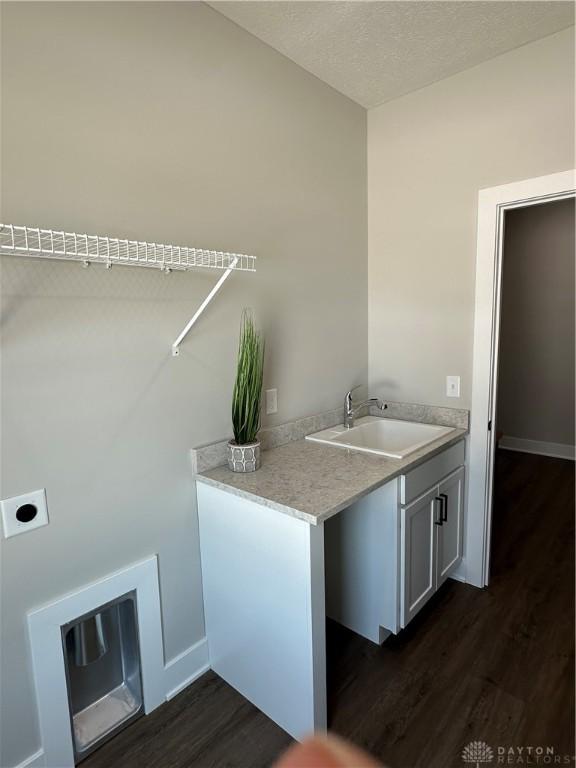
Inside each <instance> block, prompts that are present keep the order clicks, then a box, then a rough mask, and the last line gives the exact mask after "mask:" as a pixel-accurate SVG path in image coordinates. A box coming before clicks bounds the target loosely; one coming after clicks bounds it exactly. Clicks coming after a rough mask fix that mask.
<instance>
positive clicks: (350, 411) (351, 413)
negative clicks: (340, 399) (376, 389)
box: [344, 385, 388, 429]
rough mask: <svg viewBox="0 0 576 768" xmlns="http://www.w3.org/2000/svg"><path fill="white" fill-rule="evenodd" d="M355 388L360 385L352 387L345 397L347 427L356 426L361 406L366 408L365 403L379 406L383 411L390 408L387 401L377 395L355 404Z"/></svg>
mask: <svg viewBox="0 0 576 768" xmlns="http://www.w3.org/2000/svg"><path fill="white" fill-rule="evenodd" d="M358 386H360V385H358ZM355 389H358V387H352V389H351V390H349V391H348V392H346V397H345V398H344V426H345V427H346V429H351V428H352V427H353V426H354V419H355V417H356V414H357V413H358V411H359V410H360V408H364V406H365V405H375V406H376V407H377V408H380V410H381V411H385V410H386V408H388V406H387V405H386V403H383V402H382V400H379V399H378V398H377V397H369V398H368V399H367V400H363V401H362V402H361V403H358V405H356V406H355V405H354V403H353V402H352V392H354V390H355Z"/></svg>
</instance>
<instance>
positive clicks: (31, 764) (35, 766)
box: [16, 749, 46, 768]
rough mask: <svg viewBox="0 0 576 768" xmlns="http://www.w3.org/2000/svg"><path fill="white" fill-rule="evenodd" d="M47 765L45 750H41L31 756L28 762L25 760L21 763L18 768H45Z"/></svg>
mask: <svg viewBox="0 0 576 768" xmlns="http://www.w3.org/2000/svg"><path fill="white" fill-rule="evenodd" d="M45 765H46V760H45V756H44V750H43V749H39V750H38V752H34V754H33V755H30V757H27V758H26V760H23V761H22V762H21V763H19V764H18V765H17V766H16V768H44V766H45Z"/></svg>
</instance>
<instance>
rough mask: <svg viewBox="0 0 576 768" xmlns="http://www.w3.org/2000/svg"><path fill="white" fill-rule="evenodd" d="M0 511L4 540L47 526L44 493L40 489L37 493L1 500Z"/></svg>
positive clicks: (46, 507) (32, 492) (42, 489)
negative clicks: (0, 513)
mask: <svg viewBox="0 0 576 768" xmlns="http://www.w3.org/2000/svg"><path fill="white" fill-rule="evenodd" d="M0 511H1V512H2V527H3V529H4V538H6V539H9V538H10V537H11V536H17V535H18V534H19V533H26V532H27V531H33V530H34V529H35V528H40V527H41V526H43V525H48V506H47V504H46V491H45V489H44V488H41V489H40V490H39V491H31V492H30V493H23V494H22V495H21V496H12V498H10V499H3V500H2V501H0Z"/></svg>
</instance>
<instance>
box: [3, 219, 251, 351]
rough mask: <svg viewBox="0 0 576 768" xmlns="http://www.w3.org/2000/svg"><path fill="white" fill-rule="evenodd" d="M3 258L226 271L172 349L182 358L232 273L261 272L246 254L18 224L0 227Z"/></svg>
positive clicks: (168, 269) (164, 268) (166, 269)
mask: <svg viewBox="0 0 576 768" xmlns="http://www.w3.org/2000/svg"><path fill="white" fill-rule="evenodd" d="M0 253H3V254H6V255H9V256H27V257H29V258H39V259H59V260H62V261H78V262H81V263H82V265H83V266H84V267H89V266H90V265H91V264H98V263H100V264H104V266H105V267H106V268H107V269H110V268H111V267H112V266H114V265H115V264H119V265H120V266H129V267H153V268H156V269H160V270H162V271H163V272H165V273H166V274H170V273H171V272H172V271H174V270H176V271H183V270H191V269H197V268H201V269H216V270H224V272H223V274H222V275H221V277H220V278H219V279H218V282H217V283H216V285H215V286H214V288H212V290H211V291H210V293H209V294H208V296H207V297H206V298H205V299H204V301H203V302H202V304H201V305H200V306H199V307H198V309H197V310H196V312H195V313H194V315H193V317H192V318H191V319H190V321H189V322H188V323H187V324H186V326H185V328H184V329H183V330H182V332H181V333H180V334H179V336H178V337H177V338H176V340H175V341H174V343H173V344H172V355H173V356H174V357H177V356H178V355H179V354H180V344H181V343H182V341H183V340H184V339H185V337H186V336H187V335H188V333H189V331H190V330H191V328H192V327H193V325H194V324H195V323H196V321H197V320H198V318H199V317H200V315H201V314H202V313H203V312H204V310H205V309H206V307H207V306H208V305H209V304H210V302H211V301H212V299H213V298H214V297H215V296H216V294H217V293H218V291H219V290H220V288H221V287H222V286H223V284H224V283H225V281H226V280H227V279H228V277H229V276H230V275H231V274H232V272H255V271H256V256H249V255H247V254H245V253H228V252H225V251H211V250H206V249H203V248H188V247H185V246H181V245H165V244H163V243H148V242H144V241H141V240H125V239H121V238H117V237H104V236H101V235H87V234H78V233H76V232H64V231H61V230H52V229H39V228H38V227H26V226H19V225H16V224H0Z"/></svg>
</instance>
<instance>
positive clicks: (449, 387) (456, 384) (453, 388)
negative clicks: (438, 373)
mask: <svg viewBox="0 0 576 768" xmlns="http://www.w3.org/2000/svg"><path fill="white" fill-rule="evenodd" d="M446 396H447V397H460V376H446Z"/></svg>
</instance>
